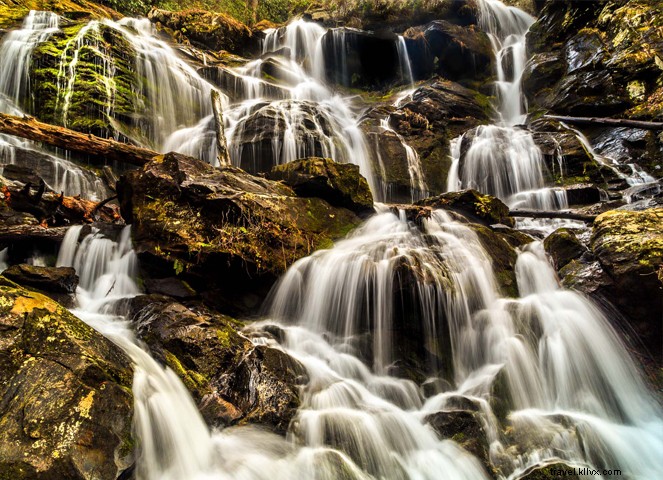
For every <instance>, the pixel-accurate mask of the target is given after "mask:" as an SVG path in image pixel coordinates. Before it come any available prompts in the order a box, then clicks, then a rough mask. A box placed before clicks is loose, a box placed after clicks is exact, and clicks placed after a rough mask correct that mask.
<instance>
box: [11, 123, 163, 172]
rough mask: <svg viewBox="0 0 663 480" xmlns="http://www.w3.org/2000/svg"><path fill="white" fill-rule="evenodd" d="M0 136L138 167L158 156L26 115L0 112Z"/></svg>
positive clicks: (138, 148)
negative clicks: (1, 134)
mask: <svg viewBox="0 0 663 480" xmlns="http://www.w3.org/2000/svg"><path fill="white" fill-rule="evenodd" d="M0 133H4V134H7V135H14V136H17V137H21V138H26V139H28V140H32V141H35V142H41V143H45V144H46V145H50V146H52V147H57V148H62V149H63V150H68V151H70V152H76V153H82V154H85V155H90V156H93V157H97V158H100V159H103V160H111V161H115V162H119V163H122V164H129V165H135V166H139V167H140V166H142V165H145V164H146V163H147V162H149V161H150V160H152V159H153V158H154V157H155V156H157V155H158V153H157V152H154V151H152V150H148V149H146V148H142V147H136V146H134V145H129V144H127V143H122V142H117V141H115V140H109V139H105V138H100V137H95V136H94V135H91V134H86V133H80V132H76V131H74V130H69V129H68V128H65V127H58V126H56V125H50V124H48V123H42V122H40V121H39V120H37V119H35V118H33V117H28V116H26V117H16V116H14V115H7V114H4V113H0Z"/></svg>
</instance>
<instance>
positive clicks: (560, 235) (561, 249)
mask: <svg viewBox="0 0 663 480" xmlns="http://www.w3.org/2000/svg"><path fill="white" fill-rule="evenodd" d="M543 246H544V248H545V249H546V252H547V253H548V255H550V257H551V258H552V260H553V264H554V265H555V269H556V270H559V269H561V268H562V267H563V266H564V265H566V264H568V263H569V262H570V261H571V260H575V259H576V258H579V257H580V256H582V255H583V254H584V253H586V252H587V251H588V250H587V247H585V246H584V245H583V244H582V242H580V240H578V237H576V235H575V233H574V232H573V230H571V229H569V228H558V229H557V230H555V231H554V232H553V233H551V234H550V235H548V237H546V239H545V240H544V241H543Z"/></svg>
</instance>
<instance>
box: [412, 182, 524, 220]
mask: <svg viewBox="0 0 663 480" xmlns="http://www.w3.org/2000/svg"><path fill="white" fill-rule="evenodd" d="M417 205H423V206H429V207H433V208H443V209H445V210H452V211H454V212H458V213H460V214H461V215H463V216H465V217H467V218H468V219H469V220H470V221H471V222H476V223H479V224H482V225H486V226H490V225H494V224H502V225H507V226H513V225H514V221H513V218H511V217H510V216H509V207H507V206H506V205H505V204H504V203H503V202H502V201H501V200H500V199H498V198H495V197H493V196H491V195H484V194H482V193H479V192H477V191H476V190H471V189H470V190H461V191H459V192H449V193H444V194H442V195H438V196H437V197H431V198H426V199H424V200H422V201H420V202H418V203H417Z"/></svg>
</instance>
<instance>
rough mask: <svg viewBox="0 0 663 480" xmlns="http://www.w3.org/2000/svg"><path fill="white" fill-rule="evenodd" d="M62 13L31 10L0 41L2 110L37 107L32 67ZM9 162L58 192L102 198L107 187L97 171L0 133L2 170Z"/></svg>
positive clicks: (18, 111)
mask: <svg viewBox="0 0 663 480" xmlns="http://www.w3.org/2000/svg"><path fill="white" fill-rule="evenodd" d="M59 25H60V17H58V16H57V15H55V14H54V13H51V12H40V11H34V10H33V11H31V12H30V13H29V14H28V16H27V17H26V18H25V20H24V22H23V25H22V28H21V29H19V30H14V31H12V32H10V33H8V34H7V35H6V36H5V37H4V38H3V39H2V42H1V43H0V64H2V70H1V71H0V112H2V113H8V114H11V115H23V114H24V110H27V111H28V112H29V111H31V109H32V108H33V104H34V102H35V101H36V100H37V99H35V98H34V96H33V91H32V83H33V82H32V81H31V79H30V67H31V65H32V62H33V58H32V56H33V53H34V51H35V49H36V48H37V47H38V46H39V45H41V44H42V43H43V42H45V41H46V40H47V39H48V38H50V37H51V36H52V35H54V34H56V32H58V31H59ZM7 164H18V165H21V166H23V167H27V168H30V169H32V170H34V171H35V172H37V174H38V175H39V176H40V177H41V178H42V179H43V180H44V182H46V184H47V185H48V187H50V188H51V189H52V190H53V191H55V192H58V193H60V192H64V194H65V195H81V196H83V197H85V198H90V199H98V198H99V197H100V196H103V195H104V194H105V191H106V188H105V187H104V185H103V183H102V182H101V180H100V179H99V178H97V177H96V176H95V175H94V174H92V173H90V172H88V171H86V170H84V169H82V168H81V167H79V166H77V165H75V164H74V163H72V162H70V161H68V160H66V159H64V158H60V157H58V156H57V155H54V154H51V153H49V152H46V151H44V150H43V149H42V148H41V147H40V146H39V145H37V144H34V143H32V142H29V141H27V140H22V139H18V138H16V137H11V136H8V135H2V134H0V171H1V170H2V167H3V166H4V165H7Z"/></svg>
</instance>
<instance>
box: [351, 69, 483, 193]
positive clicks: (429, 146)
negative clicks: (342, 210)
mask: <svg viewBox="0 0 663 480" xmlns="http://www.w3.org/2000/svg"><path fill="white" fill-rule="evenodd" d="M491 111H492V108H491V106H490V100H489V99H488V97H486V96H485V95H483V94H481V93H479V92H478V91H476V90H472V89H469V88H466V87H463V86H462V85H460V84H458V83H454V82H451V81H448V80H444V79H441V78H438V79H436V80H435V81H433V82H431V83H430V84H427V85H422V86H420V87H419V88H417V90H415V92H414V93H412V95H411V96H410V97H407V98H405V99H404V100H403V101H402V102H400V103H399V104H398V106H396V107H395V106H393V105H391V104H389V105H381V106H374V107H373V108H371V109H370V110H369V111H368V112H367V113H366V114H365V116H364V119H363V120H362V123H361V128H362V130H363V131H364V133H365V135H366V137H367V139H368V143H369V146H370V147H372V148H371V152H372V157H371V162H372V164H373V171H374V172H378V177H380V180H381V181H382V182H384V184H385V185H386V190H387V192H388V193H389V196H388V198H387V200H388V201H391V202H410V201H411V200H412V195H411V189H412V182H411V178H410V170H409V164H408V151H407V147H406V145H407V146H408V147H411V148H412V149H413V150H414V151H415V152H416V153H417V155H418V157H419V162H420V163H421V169H422V172H423V174H424V180H425V182H426V187H427V190H428V193H429V194H430V195H437V194H440V193H442V192H444V191H446V180H447V177H448V173H449V169H450V168H451V155H450V154H451V148H450V143H451V140H452V139H454V138H456V137H458V136H459V135H461V134H462V133H463V132H465V131H466V130H467V129H469V128H472V127H475V126H476V125H479V124H481V123H485V122H488V121H489V120H490V115H491ZM384 119H388V122H389V129H385V128H384V126H383V125H382V121H383V120H384Z"/></svg>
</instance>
